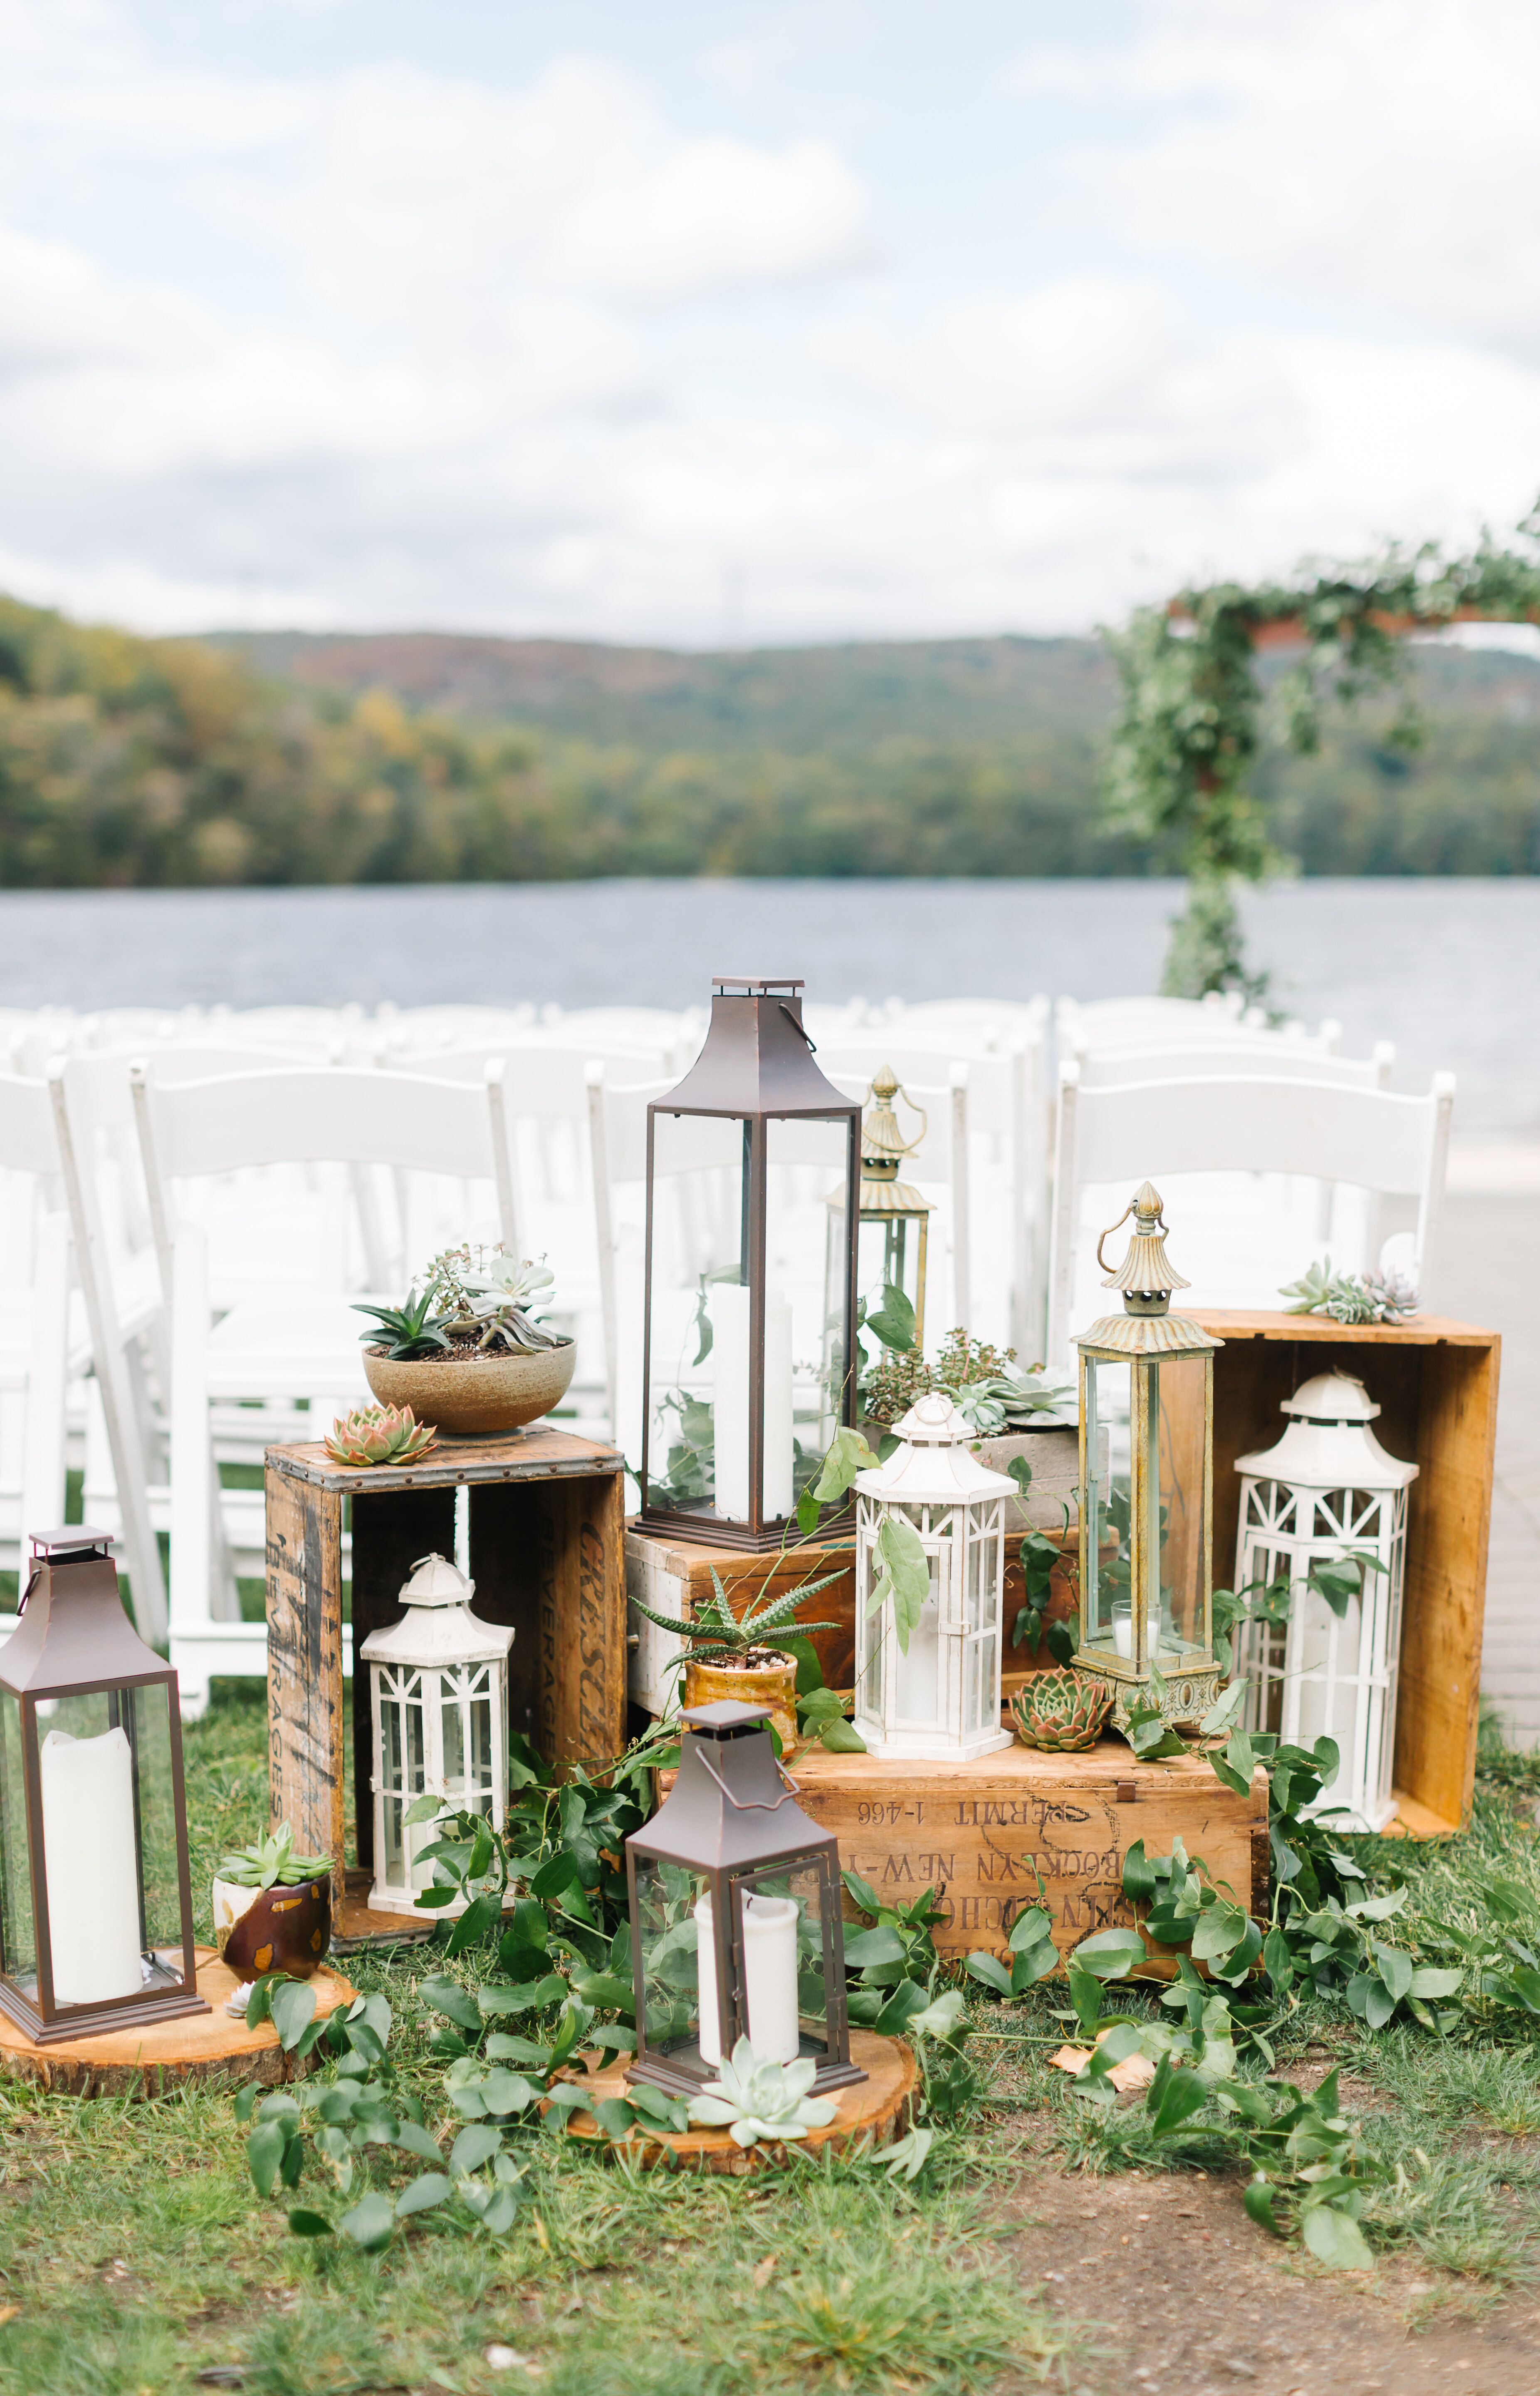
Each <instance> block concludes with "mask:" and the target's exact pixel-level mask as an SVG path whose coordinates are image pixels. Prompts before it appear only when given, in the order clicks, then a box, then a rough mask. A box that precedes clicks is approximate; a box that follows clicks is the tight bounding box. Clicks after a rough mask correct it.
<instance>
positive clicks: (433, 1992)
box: [418, 1974, 482, 2030]
mask: <svg viewBox="0 0 1540 2396" xmlns="http://www.w3.org/2000/svg"><path fill="white" fill-rule="evenodd" d="M418 1996H419V1997H420V1998H421V1999H422V2002H423V2003H424V2004H425V2005H431V2007H432V2009H433V2011H434V2013H436V2014H445V2015H446V2016H447V2017H448V2018H449V2020H450V2021H452V2022H458V2025H459V2027H460V2029H461V2030H480V2028H481V2025H482V2017H481V2014H480V2011H479V2009H478V2007H477V2004H476V2000H475V1998H474V1997H473V1996H472V1995H471V1991H470V1990H469V1989H462V1988H461V1987H460V1984H459V1982H458V1980H451V1979H448V1978H446V1977H444V1976H443V1975H442V1974H440V1975H436V1976H435V1977H433V1978H432V1979H431V1980H424V1981H423V1983H422V1985H421V1987H420V1988H419V1989H418Z"/></svg>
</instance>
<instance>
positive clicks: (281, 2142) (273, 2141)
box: [246, 2121, 289, 2196]
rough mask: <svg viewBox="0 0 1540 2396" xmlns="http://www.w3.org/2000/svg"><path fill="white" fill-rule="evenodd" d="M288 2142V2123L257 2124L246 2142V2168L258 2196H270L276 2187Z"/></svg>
mask: <svg viewBox="0 0 1540 2396" xmlns="http://www.w3.org/2000/svg"><path fill="white" fill-rule="evenodd" d="M288 2141H289V2131H288V2123H286V2122H284V2121H277V2122H259V2123H258V2124H257V2127H256V2128H255V2129H254V2130H253V2132H252V2134H251V2136H250V2137H249V2138H248V2139H247V2140H246V2168H247V2170H248V2171H249V2172H250V2174H251V2182H252V2186H253V2187H254V2188H255V2189H256V2190H257V2193H258V2195H259V2196H271V2195H272V2191H273V2190H274V2189H275V2188H276V2187H277V2185H278V2170H279V2166H280V2164H281V2163H283V2160H284V2150H285V2147H286V2146H287V2145H288Z"/></svg>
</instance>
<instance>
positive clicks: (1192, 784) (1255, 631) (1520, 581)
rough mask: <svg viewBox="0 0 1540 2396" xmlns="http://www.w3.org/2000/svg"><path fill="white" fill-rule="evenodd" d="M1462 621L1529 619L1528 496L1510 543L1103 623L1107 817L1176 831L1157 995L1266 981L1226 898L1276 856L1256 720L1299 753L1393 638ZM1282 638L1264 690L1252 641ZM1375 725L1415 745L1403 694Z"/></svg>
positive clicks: (1309, 575) (1380, 561) (1393, 672)
mask: <svg viewBox="0 0 1540 2396" xmlns="http://www.w3.org/2000/svg"><path fill="white" fill-rule="evenodd" d="M1475 621H1484V622H1487V623H1532V624H1533V623H1540V502H1537V504H1536V506H1535V508H1534V509H1533V511H1532V512H1531V513H1530V514H1529V515H1528V516H1526V517H1525V518H1524V520H1523V522H1522V523H1521V524H1520V526H1518V529H1517V533H1516V535H1515V545H1514V546H1512V547H1507V548H1499V547H1498V546H1497V545H1496V544H1495V543H1494V541H1493V539H1492V538H1491V536H1490V534H1483V535H1482V537H1481V539H1480V542H1479V544H1478V545H1477V547H1476V549H1475V550H1474V551H1473V552H1471V553H1470V555H1468V556H1467V557H1448V556H1445V555H1444V553H1443V552H1442V551H1441V550H1440V548H1438V547H1437V546H1436V545H1435V544H1432V543H1427V544H1425V545H1424V546H1423V547H1422V548H1420V549H1417V550H1414V551H1408V550H1404V549H1401V548H1390V549H1387V550H1386V551H1385V552H1382V554H1381V555H1380V556H1379V557H1377V558H1374V559H1371V560H1369V561H1367V562H1365V563H1363V564H1362V565H1361V566H1347V567H1341V568H1336V569H1332V570H1322V569H1316V568H1312V567H1305V568H1302V569H1301V571H1300V573H1299V574H1298V575H1297V576H1296V577H1295V579H1294V580H1293V581H1290V582H1268V583H1260V584H1258V585H1256V586H1255V588H1253V589H1250V590H1248V589H1246V588H1244V587H1243V586H1242V585H1241V584H1239V583H1234V582H1217V583H1211V584H1209V585H1208V586H1207V587H1206V588H1204V589H1201V590H1189V591H1182V592H1177V593H1176V595H1175V597H1174V598H1173V599H1171V600H1170V601H1168V602H1167V604H1166V606H1163V607H1142V608H1139V609H1138V610H1136V612H1135V614H1134V616H1133V617H1132V618H1131V619H1130V620H1129V622H1128V624H1127V625H1126V627H1125V628H1124V629H1123V630H1122V632H1112V633H1109V634H1108V635H1107V638H1108V642H1109V647H1110V648H1111V651H1112V655H1113V658H1114V659H1115V660H1116V663H1117V667H1118V672H1119V675H1120V679H1121V681H1122V710H1121V712H1120V714H1119V717H1118V721H1117V723H1116V725H1115V726H1114V729H1113V733H1112V739H1111V745H1110V748H1109V754H1108V759H1107V765H1106V772H1105V777H1104V783H1103V803H1104V815H1105V820H1106V823H1107V826H1108V829H1109V831H1113V832H1126V833H1130V834H1132V835H1133V836H1135V838H1138V839H1141V840H1147V841H1149V840H1158V841H1161V842H1162V844H1163V845H1168V846H1169V845H1172V844H1173V843H1175V847H1176V850H1177V854H1178V857H1179V859H1180V862H1181V865H1182V869H1183V871H1184V872H1186V873H1187V875H1188V899H1187V908H1186V912H1184V913H1183V914H1182V915H1180V916H1178V917H1177V918H1176V920H1175V923H1174V924H1173V925H1172V937H1171V942H1170V946H1169V949H1168V951H1167V954H1166V961H1165V966H1164V972H1163V976H1162V989H1163V990H1164V991H1165V992H1168V993H1169V994H1170V995H1173V996H1176V997H1185V998H1197V997H1201V995H1202V994H1203V992H1205V991H1210V990H1235V991H1239V992H1241V994H1242V995H1243V996H1245V997H1246V998H1247V999H1251V1000H1255V999H1260V998H1262V997H1264V996H1265V994H1266V986H1267V977H1266V976H1265V975H1261V974H1257V973H1255V972H1253V971H1250V970H1249V969H1248V967H1247V965H1246V962H1245V954H1244V942H1243V936H1242V932H1241V916H1240V910H1239V907H1238V905H1237V894H1238V890H1239V886H1240V885H1241V883H1243V882H1260V881H1263V880H1265V879H1266V878H1267V877H1268V875H1269V874H1271V873H1273V872H1278V871H1279V870H1280V869H1281V868H1284V867H1285V866H1286V865H1287V863H1288V860H1287V859H1284V858H1283V857H1281V855H1280V854H1279V852H1278V851H1277V850H1276V849H1275V847H1274V846H1273V845H1272V842H1271V840H1270V839H1269V837H1268V826H1267V821H1266V818H1265V816H1264V814H1263V810H1262V808H1261V806H1260V805H1259V804H1258V802H1257V801H1256V799H1255V796H1254V795H1253V793H1252V792H1251V790H1250V789H1249V787H1248V779H1249V775H1250V770H1251V766H1252V764H1253V760H1254V759H1255V755H1256V752H1257V750H1258V747H1259V745H1260V742H1261V739H1262V737H1263V732H1264V729H1265V728H1271V727H1270V725H1268V719H1269V718H1270V719H1272V720H1273V721H1274V722H1275V723H1276V725H1277V728H1278V729H1279V730H1280V731H1281V735H1282V737H1283V739H1285V740H1286V741H1287V743H1288V745H1289V746H1290V747H1291V748H1293V749H1294V750H1296V751H1298V752H1301V753H1308V752H1311V751H1312V750H1314V749H1315V748H1316V747H1317V746H1318V744H1319V740H1320V733H1321V711H1322V708H1323V707H1324V706H1325V705H1326V704H1327V702H1328V701H1329V700H1331V699H1336V700H1339V701H1342V702H1345V703H1347V704H1349V705H1350V704H1351V703H1352V702H1353V701H1354V700H1355V699H1360V698H1361V697H1363V696H1364V695H1365V694H1366V693H1368V692H1370V691H1373V690H1376V689H1384V688H1385V687H1386V686H1388V685H1391V684H1394V683H1395V682H1396V681H1397V680H1398V678H1399V676H1400V675H1401V672H1402V671H1403V664H1404V651H1403V648H1402V646H1401V644H1402V640H1403V638H1404V636H1405V635H1406V634H1408V633H1415V632H1441V631H1444V630H1446V629H1447V628H1448V627H1449V626H1450V625H1452V624H1459V623H1469V622H1475ZM1281 648H1297V649H1299V650H1300V652H1301V654H1300V655H1299V657H1298V658H1297V659H1295V660H1294V662H1293V663H1292V664H1291V665H1290V666H1289V667H1288V669H1287V671H1286V672H1284V673H1283V674H1282V675H1281V677H1280V678H1279V680H1278V681H1277V682H1276V683H1275V684H1274V686H1273V687H1272V688H1271V689H1270V690H1269V691H1267V692H1264V690H1263V687H1262V685H1261V683H1260V681H1259V680H1258V677H1257V672H1256V660H1257V656H1258V653H1259V652H1261V651H1264V650H1268V649H1281ZM1389 737H1390V738H1391V739H1392V740H1399V741H1400V742H1401V744H1402V745H1405V746H1408V747H1411V746H1414V744H1415V741H1416V738H1417V726H1416V720H1415V716H1414V712H1413V711H1412V709H1411V708H1410V707H1409V706H1408V707H1405V708H1403V709H1402V710H1401V714H1400V715H1399V717H1398V719H1397V722H1396V724H1395V725H1394V726H1393V727H1392V730H1391V733H1390V736H1389Z"/></svg>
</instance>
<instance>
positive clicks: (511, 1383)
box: [364, 1339, 578, 1438]
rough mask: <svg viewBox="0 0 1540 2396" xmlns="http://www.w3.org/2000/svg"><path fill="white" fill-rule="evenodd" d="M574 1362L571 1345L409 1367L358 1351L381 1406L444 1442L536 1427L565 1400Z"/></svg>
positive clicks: (427, 1360) (424, 1359) (418, 1361)
mask: <svg viewBox="0 0 1540 2396" xmlns="http://www.w3.org/2000/svg"><path fill="white" fill-rule="evenodd" d="M577 1362H578V1350H577V1347H576V1345H575V1343H574V1342H573V1341H572V1340H570V1339H563V1340H561V1341H559V1342H558V1344H557V1345H556V1346H555V1347H554V1348H532V1349H527V1350H524V1351H521V1352H520V1353H519V1354H517V1355H515V1354H513V1353H512V1352H511V1351H510V1350H508V1349H506V1348H501V1349H498V1351H496V1352H495V1353H492V1354H489V1355H485V1356H444V1357H433V1356H417V1357H413V1358H412V1359H411V1360H410V1361H409V1362H403V1361H399V1360H398V1359H396V1358H394V1357H391V1356H387V1355H384V1354H383V1353H382V1352H381V1351H380V1350H379V1349H378V1348H365V1351H364V1371H365V1377H366V1378H367V1380H368V1384H369V1387H370V1389H371V1390H372V1391H374V1393H375V1396H376V1397H377V1398H378V1400H379V1403H380V1404H381V1405H382V1406H410V1407H411V1409H412V1412H413V1413H414V1414H415V1415H416V1417H417V1418H418V1422H427V1423H432V1424H433V1425H434V1426H435V1427H436V1428H437V1429H438V1430H439V1431H442V1432H443V1433H444V1435H445V1437H446V1438H453V1437H454V1436H455V1434H456V1433H457V1432H458V1433H460V1434H462V1435H463V1434H464V1433H466V1432H468V1431H483V1432H485V1431H519V1430H521V1429H522V1428H523V1426H524V1424H525V1423H532V1422H538V1420H539V1418H540V1417H541V1416H542V1415H548V1414H549V1413H550V1412H551V1407H552V1406H554V1405H559V1404H561V1401H562V1400H563V1398H564V1397H565V1395H566V1391H567V1384H568V1382H569V1381H570V1380H571V1378H572V1372H573V1367H574V1365H575V1364H577Z"/></svg>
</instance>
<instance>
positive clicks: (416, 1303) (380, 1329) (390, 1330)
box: [353, 1283, 449, 1364]
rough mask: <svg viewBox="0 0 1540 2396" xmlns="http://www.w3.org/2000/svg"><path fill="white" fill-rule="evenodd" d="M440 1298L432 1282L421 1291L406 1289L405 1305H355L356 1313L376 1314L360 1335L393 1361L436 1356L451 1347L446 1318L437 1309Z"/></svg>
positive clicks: (406, 1361)
mask: <svg viewBox="0 0 1540 2396" xmlns="http://www.w3.org/2000/svg"><path fill="white" fill-rule="evenodd" d="M437 1304H438V1300H437V1297H436V1295H435V1293H434V1290H433V1286H432V1284H431V1283H430V1284H429V1285H428V1287H427V1288H426V1289H424V1290H423V1291H422V1292H421V1293H420V1294H419V1293H418V1291H417V1290H415V1289H409V1290H408V1291H407V1293H406V1303H405V1306H375V1305H368V1306H355V1307H354V1308H353V1312H354V1313H355V1314H372V1315H373V1317H374V1321H373V1322H372V1323H371V1324H370V1325H369V1328H368V1329H367V1331H361V1332H360V1333H359V1335H358V1336H359V1338H361V1339H362V1340H364V1341H365V1343H366V1344H367V1345H368V1346H369V1347H371V1348H378V1349H381V1350H382V1351H384V1353H385V1354H386V1355H387V1356H389V1357H390V1358H391V1359H392V1362H393V1363H396V1364H411V1363H412V1362H413V1361H414V1360H415V1359H416V1358H417V1357H418V1356H436V1355H439V1354H441V1353H442V1351H444V1350H445V1348H447V1347H448V1345H449V1341H448V1338H446V1336H445V1330H444V1327H443V1326H444V1318H443V1316H442V1314H440V1313H438V1312H437V1311H435V1310H436V1308H437Z"/></svg>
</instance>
